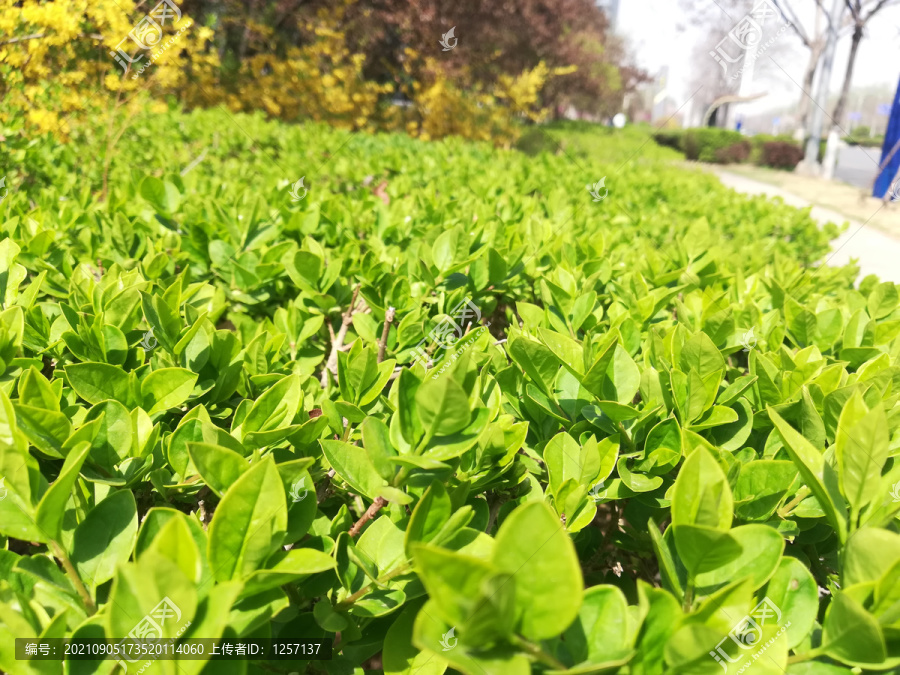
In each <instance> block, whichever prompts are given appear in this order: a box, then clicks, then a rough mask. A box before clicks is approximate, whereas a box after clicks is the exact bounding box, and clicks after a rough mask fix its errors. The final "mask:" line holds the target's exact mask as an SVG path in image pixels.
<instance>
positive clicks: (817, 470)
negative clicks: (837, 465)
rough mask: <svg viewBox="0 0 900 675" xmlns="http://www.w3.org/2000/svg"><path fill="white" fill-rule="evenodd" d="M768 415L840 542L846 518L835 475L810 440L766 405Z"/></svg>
mask: <svg viewBox="0 0 900 675" xmlns="http://www.w3.org/2000/svg"><path fill="white" fill-rule="evenodd" d="M768 413H769V418H770V419H771V420H772V422H773V423H774V424H775V428H776V429H778V433H779V434H780V435H781V438H782V440H783V441H784V448H785V450H786V451H787V453H788V455H790V458H791V460H792V461H793V462H794V464H795V465H796V466H797V469H798V470H799V471H800V475H801V476H802V477H803V480H804V481H805V482H806V484H807V485H808V486H809V489H810V490H811V491H812V493H813V495H815V497H816V499H817V500H818V502H819V506H821V507H822V509H823V510H824V511H825V517H826V518H827V520H828V523H829V524H830V525H831V527H832V528H834V530H835V532H837V534H838V539H839V540H840V541H842V542H843V541H845V540H846V538H847V520H846V508H845V506H844V500H843V499H842V498H841V495H840V493H839V491H838V488H837V485H836V483H837V477H836V476H835V475H834V471H833V469H832V468H831V466H830V465H829V464H827V463H826V462H825V458H824V457H823V456H822V454H821V453H820V452H819V451H818V450H816V448H814V447H813V446H812V445H811V444H810V442H809V441H807V440H806V439H805V438H803V436H801V435H800V434H799V433H797V432H796V431H795V430H794V429H793V427H791V426H790V425H789V424H788V423H787V422H785V421H784V420H783V419H782V418H781V416H780V415H779V414H778V413H777V412H775V410H773V409H772V408H768Z"/></svg>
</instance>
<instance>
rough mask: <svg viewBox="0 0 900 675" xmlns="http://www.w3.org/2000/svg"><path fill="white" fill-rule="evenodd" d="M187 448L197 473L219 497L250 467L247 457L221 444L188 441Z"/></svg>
mask: <svg viewBox="0 0 900 675" xmlns="http://www.w3.org/2000/svg"><path fill="white" fill-rule="evenodd" d="M187 448H188V455H189V456H190V458H191V462H193V464H194V466H195V467H196V468H197V473H199V474H200V477H201V478H202V479H203V482H204V483H206V485H207V486H209V489H210V490H212V491H213V492H215V493H216V494H217V495H218V496H219V497H222V496H224V495H225V493H226V492H227V491H228V488H229V487H231V486H232V485H234V483H235V481H236V480H237V479H238V478H240V477H241V476H242V475H243V474H244V473H245V472H246V471H247V470H248V469H249V468H250V466H249V464H247V460H246V459H244V458H243V457H241V456H240V455H239V454H237V453H236V452H234V451H233V450H229V449H228V448H223V447H222V446H220V445H212V444H210V443H188V444H187Z"/></svg>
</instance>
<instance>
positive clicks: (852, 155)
mask: <svg viewBox="0 0 900 675" xmlns="http://www.w3.org/2000/svg"><path fill="white" fill-rule="evenodd" d="M879 161H881V148H864V147H862V146H860V145H844V146H842V147H840V148H839V149H838V161H837V165H836V166H835V167H834V177H835V179H837V180H842V181H844V182H845V183H850V185H855V186H856V187H859V188H866V189H869V190H871V188H872V183H873V182H874V181H875V175H876V174H877V173H878V162H879Z"/></svg>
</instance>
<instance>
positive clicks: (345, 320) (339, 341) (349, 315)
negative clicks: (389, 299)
mask: <svg viewBox="0 0 900 675" xmlns="http://www.w3.org/2000/svg"><path fill="white" fill-rule="evenodd" d="M360 286H361V284H356V288H355V289H354V290H353V298H351V300H350V305H349V306H348V307H347V311H345V312H344V314H343V316H342V318H341V327H340V328H339V329H338V332H337V335H335V334H334V330H333V329H332V328H331V324H330V323H329V324H328V332H329V333H330V334H331V336H332V338H331V354H330V355H329V356H328V361H327V362H326V363H325V368H323V369H322V380H321V381H322V387H327V386H328V373H329V372H331V374H332V375H334V376H335V377H337V362H338V352H340V351H341V347H343V346H344V338H345V337H347V329H348V328H350V324H351V323H352V322H353V315H354V314H355V311H354V310H355V308H356V298H357V296H358V295H359V288H360Z"/></svg>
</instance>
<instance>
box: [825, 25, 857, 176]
mask: <svg viewBox="0 0 900 675" xmlns="http://www.w3.org/2000/svg"><path fill="white" fill-rule="evenodd" d="M862 36H863V27H862V25H861V24H859V23H857V24H856V25H855V26H854V28H853V41H852V42H851V43H850V57H849V58H848V59H847V71H846V72H845V73H844V85H843V86H842V87H841V95H840V96H839V97H838V102H837V105H835V106H834V114H833V115H832V116H831V132H830V133H829V134H828V147H827V149H826V151H825V159H824V160H823V161H822V177H823V178H825V179H827V180H831V178H832V177H833V176H834V167H835V165H836V164H837V155H838V142H839V139H840V136H839V132H840V131H841V118H842V117H843V116H844V108H845V107H846V105H847V97H848V95H849V94H850V82H851V81H852V80H853V64H854V62H855V61H856V52H857V51H858V50H859V43H860V41H862Z"/></svg>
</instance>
